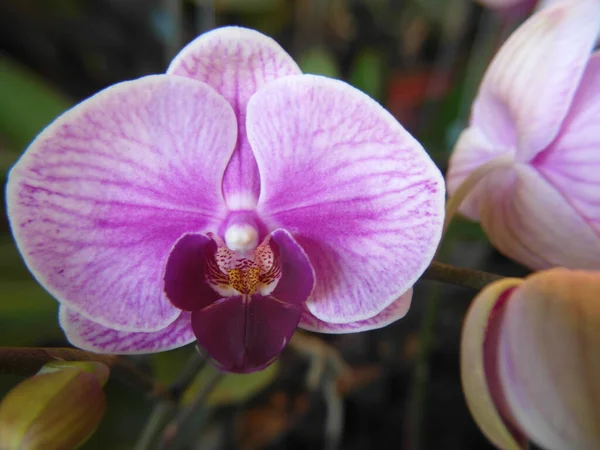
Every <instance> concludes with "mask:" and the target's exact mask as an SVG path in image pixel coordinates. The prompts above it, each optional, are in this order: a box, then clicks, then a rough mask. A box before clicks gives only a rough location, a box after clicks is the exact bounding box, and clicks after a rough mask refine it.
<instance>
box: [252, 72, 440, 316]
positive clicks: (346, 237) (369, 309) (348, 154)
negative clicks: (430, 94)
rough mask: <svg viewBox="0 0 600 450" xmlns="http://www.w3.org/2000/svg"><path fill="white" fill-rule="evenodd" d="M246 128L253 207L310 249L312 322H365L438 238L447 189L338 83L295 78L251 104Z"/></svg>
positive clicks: (408, 143)
mask: <svg viewBox="0 0 600 450" xmlns="http://www.w3.org/2000/svg"><path fill="white" fill-rule="evenodd" d="M247 130H248V136H249V140H250V143H251V145H252V149H253V151H254V154H255V156H256V160H257V163H258V167H259V170H260V173H261V194H260V200H259V204H258V207H257V210H258V212H259V214H260V215H261V217H263V219H264V220H265V223H266V224H267V226H269V227H270V228H271V229H273V228H277V227H282V228H285V229H287V230H288V231H290V232H291V233H292V234H293V236H294V238H295V239H296V241H298V243H299V244H300V245H301V246H302V248H303V249H304V251H305V252H306V253H307V255H308V257H309V259H310V262H311V264H312V266H313V268H314V270H315V274H316V287H315V290H314V292H313V294H312V296H311V297H310V298H309V300H308V302H307V306H308V309H309V310H310V312H311V313H312V314H313V315H315V316H316V317H317V318H319V319H320V320H322V321H325V322H329V323H349V322H355V321H360V320H365V319H369V318H371V317H373V316H374V315H376V314H378V313H379V312H381V311H382V310H384V309H385V308H386V307H388V306H389V305H391V304H392V303H393V302H394V301H395V300H396V299H397V298H398V297H399V296H400V295H402V294H403V293H404V292H406V291H407V290H408V289H409V288H410V287H412V284H413V283H414V282H415V281H416V279H417V278H418V277H419V276H420V275H421V273H422V272H423V271H424V270H425V268H426V267H427V266H428V264H429V262H430V261H431V259H432V257H433V254H434V252H435V250H436V248H437V245H438V243H439V239H440V235H441V229H442V223H443V215H444V212H443V208H444V193H445V192H444V183H443V179H442V177H441V174H440V172H439V170H438V169H437V167H435V165H434V164H433V162H432V161H431V159H430V158H429V156H428V155H427V153H426V152H425V150H423V148H422V147H421V146H420V145H419V143H418V142H417V141H416V140H415V139H414V138H412V136H410V135H409V134H408V133H407V132H406V131H405V130H404V129H403V128H402V126H401V125H399V124H398V122H397V121H396V120H395V119H394V118H393V117H392V116H391V115H390V114H389V113H388V112H387V111H385V110H384V109H383V108H382V107H381V106H380V105H378V104H377V103H376V102H375V101H373V100H372V99H371V98H369V97H368V96H366V95H365V94H363V93H361V92H360V91H358V90H356V89H354V88H352V87H351V86H349V85H347V84H345V83H343V82H341V81H336V80H331V79H328V78H324V77H318V76H313V75H301V76H290V77H286V78H282V79H280V80H276V81H274V82H272V83H270V84H269V85H267V86H265V87H264V88H263V89H261V90H260V91H259V92H257V93H256V94H255V95H254V96H253V97H252V99H251V100H250V103H249V105H248V119H247Z"/></svg>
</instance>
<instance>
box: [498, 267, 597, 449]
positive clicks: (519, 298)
mask: <svg viewBox="0 0 600 450" xmlns="http://www.w3.org/2000/svg"><path fill="white" fill-rule="evenodd" d="M598 293H600V275H599V274H598V272H584V271H570V270H566V269H562V268H559V269H553V270H550V271H545V272H539V273H537V274H534V275H532V276H531V277H529V278H527V280H526V281H525V283H523V284H522V285H521V286H520V287H518V288H517V289H516V290H515V292H514V293H513V295H512V297H511V299H510V301H509V302H508V305H507V306H506V312H505V316H504V321H503V324H502V328H501V331H500V339H499V345H500V349H499V351H500V354H499V358H500V360H499V369H500V370H499V378H500V381H501V383H502V386H503V391H504V393H505V398H506V400H507V404H508V405H509V407H510V410H511V412H512V414H513V416H514V417H515V420H516V422H517V423H518V424H519V426H520V427H521V428H522V429H523V430H524V431H525V433H526V434H527V435H528V436H529V437H530V439H531V440H532V441H534V442H535V443H536V444H538V445H540V446H541V447H542V448H547V449H589V450H593V449H597V448H600V428H598V425H599V424H600V422H599V419H600V416H599V413H600V390H599V389H598V380H600V357H599V355H600V353H598V349H599V347H600V333H599V332H598V330H599V329H600V302H598V299H599V298H598Z"/></svg>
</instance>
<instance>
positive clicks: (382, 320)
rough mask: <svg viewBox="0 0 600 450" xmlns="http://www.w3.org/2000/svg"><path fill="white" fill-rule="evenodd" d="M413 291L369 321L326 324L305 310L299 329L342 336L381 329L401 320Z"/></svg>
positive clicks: (407, 308)
mask: <svg viewBox="0 0 600 450" xmlns="http://www.w3.org/2000/svg"><path fill="white" fill-rule="evenodd" d="M412 293H413V290H412V289H409V290H408V291H407V292H406V293H404V294H402V295H401V296H400V297H399V298H398V299H397V300H396V301H395V302H394V303H392V304H391V305H390V306H388V307H387V308H385V309H384V310H383V311H381V312H380V313H378V314H376V315H375V316H373V317H371V318H370V319H365V320H359V321H356V322H350V323H328V322H323V321H322V320H319V319H317V318H316V317H315V316H313V315H312V314H311V313H310V311H308V310H305V311H304V312H303V313H302V317H301V318H300V325H299V327H300V328H304V329H305V330H308V331H316V332H318V333H329V334H343V333H358V332H360V331H368V330H375V329H377V328H383V327H385V326H387V325H389V324H391V323H393V322H395V321H396V320H399V319H402V318H403V317H404V316H405V315H406V313H407V312H408V310H409V309H410V302H411V300H412Z"/></svg>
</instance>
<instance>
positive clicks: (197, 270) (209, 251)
mask: <svg viewBox="0 0 600 450" xmlns="http://www.w3.org/2000/svg"><path fill="white" fill-rule="evenodd" d="M216 250H217V244H216V243H215V241H214V240H212V239H211V238H209V237H208V236H206V235H204V234H199V233H188V234H185V235H183V236H181V238H180V239H179V240H178V241H177V243H176V244H175V245H174V246H173V250H171V254H170V255H169V259H168V261H167V266H166V268H165V275H164V281H165V294H166V296H167V298H168V299H169V300H170V301H171V303H173V305H175V306H176V307H177V308H179V309H183V310H184V311H194V310H196V309H201V308H204V307H206V306H208V305H210V304H211V303H213V302H215V301H217V300H219V299H220V298H221V296H220V295H219V294H217V293H216V291H215V290H214V289H213V288H212V287H210V285H209V284H208V283H207V282H206V263H207V261H208V258H213V257H214V255H215V252H216Z"/></svg>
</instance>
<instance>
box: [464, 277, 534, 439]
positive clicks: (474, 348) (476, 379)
mask: <svg viewBox="0 0 600 450" xmlns="http://www.w3.org/2000/svg"><path fill="white" fill-rule="evenodd" d="M522 283H523V280H522V279H519V278H504V279H502V280H498V281H496V282H494V283H491V284H489V285H488V286H486V287H485V288H484V289H483V290H482V291H481V292H480V293H479V294H478V295H477V297H475V299H474V300H473V302H472V303H471V306H470V308H469V311H468V312H467V315H466V317H465V320H464V323H463V329H462V336H461V340H460V375H461V382H462V387H463V392H464V394H465V398H466V400H467V406H468V407H469V410H470V411H471V414H472V416H473V418H474V419H475V421H476V422H477V424H478V425H479V428H480V429H481V431H482V432H483V433H484V434H485V435H486V437H487V438H488V439H489V440H490V441H491V442H492V443H493V444H494V445H495V446H497V447H498V448H501V449H506V450H509V449H510V450H519V449H523V448H527V445H526V439H524V436H523V434H522V433H521V432H520V431H518V430H517V429H516V428H515V427H514V426H512V424H511V423H509V422H508V421H507V417H506V415H505V414H504V413H505V411H503V410H502V409H501V407H502V405H503V402H502V401H500V402H499V401H498V400H501V399H502V397H501V395H502V394H501V388H500V387H499V386H498V385H499V382H498V376H497V374H495V373H494V371H495V370H496V368H497V367H496V365H495V364H494V362H493V361H492V357H493V356H494V355H495V354H496V353H497V352H496V347H497V336H496V335H497V332H496V331H497V328H498V326H499V322H500V321H501V317H499V316H501V313H502V311H501V309H500V308H501V307H502V306H503V304H504V303H505V301H506V300H507V297H506V296H507V295H508V294H510V292H511V291H513V290H514V289H515V287H517V286H520V285H521V284H522ZM499 307H500V308H499ZM490 350H491V351H490ZM490 363H491V364H490Z"/></svg>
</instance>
